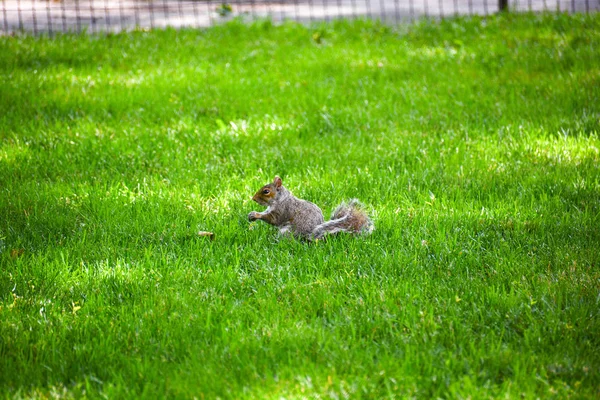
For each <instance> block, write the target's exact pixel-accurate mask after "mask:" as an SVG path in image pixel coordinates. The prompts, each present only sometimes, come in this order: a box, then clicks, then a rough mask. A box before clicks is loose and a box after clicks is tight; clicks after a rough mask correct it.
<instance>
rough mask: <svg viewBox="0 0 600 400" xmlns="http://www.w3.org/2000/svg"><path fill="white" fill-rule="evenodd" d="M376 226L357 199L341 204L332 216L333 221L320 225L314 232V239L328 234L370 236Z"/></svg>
mask: <svg viewBox="0 0 600 400" xmlns="http://www.w3.org/2000/svg"><path fill="white" fill-rule="evenodd" d="M374 228H375V226H374V225H373V221H371V219H370V218H369V216H368V214H367V213H366V211H365V210H364V206H363V205H362V204H361V202H360V201H358V200H357V199H352V200H350V201H349V202H348V203H342V204H340V205H339V206H338V207H337V208H336V209H335V210H334V211H333V213H332V214H331V220H329V221H327V222H325V223H323V224H321V225H319V226H318V227H317V228H316V229H315V230H314V232H313V238H314V239H320V238H322V237H323V236H325V234H326V233H330V234H333V233H337V232H351V233H364V234H370V233H371V232H373V229H374Z"/></svg>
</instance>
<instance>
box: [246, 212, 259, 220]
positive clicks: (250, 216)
mask: <svg viewBox="0 0 600 400" xmlns="http://www.w3.org/2000/svg"><path fill="white" fill-rule="evenodd" d="M257 219H259V216H258V213H257V212H256V211H252V212H250V214H248V221H250V222H252V221H256V220H257Z"/></svg>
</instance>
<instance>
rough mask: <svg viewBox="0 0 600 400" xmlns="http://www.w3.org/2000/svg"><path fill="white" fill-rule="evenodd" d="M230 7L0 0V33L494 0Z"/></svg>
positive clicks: (156, 0)
mask: <svg viewBox="0 0 600 400" xmlns="http://www.w3.org/2000/svg"><path fill="white" fill-rule="evenodd" d="M228 2H229V4H230V5H231V7H232V9H233V11H232V12H231V13H230V14H229V15H227V16H225V17H223V16H221V15H219V13H218V11H217V8H218V6H219V5H220V4H221V1H219V0H195V1H193V0H0V34H7V33H11V32H15V31H19V30H25V31H28V32H34V33H54V32H67V31H77V32H81V31H87V32H91V33H94V32H100V31H112V32H118V31H122V30H130V29H134V28H136V27H140V28H152V27H166V26H173V27H184V26H190V27H206V26H210V25H212V24H215V23H219V22H222V21H226V20H228V19H230V18H232V17H233V16H238V15H247V16H249V17H250V18H252V17H267V16H270V17H271V18H272V19H273V20H274V21H281V20H284V19H292V20H297V21H311V20H323V19H325V20H327V19H333V18H340V17H371V18H381V19H384V20H386V21H389V22H395V21H403V20H410V19H413V18H418V17H421V16H432V17H439V16H450V15H455V14H481V15H484V14H490V13H495V12H496V11H497V10H498V2H497V0H229V1H228ZM509 7H510V8H512V9H515V10H520V11H523V10H533V11H541V10H544V9H549V10H562V11H568V12H585V11H592V10H600V0H509Z"/></svg>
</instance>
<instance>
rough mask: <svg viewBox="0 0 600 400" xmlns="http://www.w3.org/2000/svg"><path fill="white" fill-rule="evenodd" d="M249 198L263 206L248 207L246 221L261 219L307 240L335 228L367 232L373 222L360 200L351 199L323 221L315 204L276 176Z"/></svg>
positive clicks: (321, 235) (332, 232)
mask: <svg viewBox="0 0 600 400" xmlns="http://www.w3.org/2000/svg"><path fill="white" fill-rule="evenodd" d="M252 200H254V201H256V202H257V203H258V204H261V205H263V206H266V207H267V209H266V210H265V211H264V212H262V213H259V212H256V211H252V212H251V213H250V214H248V220H249V221H255V220H257V219H261V220H263V221H265V222H266V223H268V224H270V225H274V226H276V227H278V228H279V231H280V232H281V233H282V234H284V235H285V234H289V233H291V234H293V235H294V236H295V237H301V238H305V239H308V240H315V239H321V238H323V237H324V236H325V235H326V234H335V233H338V232H350V233H371V232H372V231H373V229H374V225H373V222H372V221H371V219H370V218H369V216H368V215H367V213H366V212H365V211H364V207H363V206H362V204H361V203H360V202H359V201H358V200H356V199H352V200H350V201H349V202H348V203H342V204H341V205H340V206H338V207H337V208H336V209H335V210H334V212H333V214H332V216H331V220H329V221H327V222H325V221H324V218H323V213H322V212H321V209H320V208H319V207H317V206H316V205H315V204H313V203H311V202H309V201H306V200H302V199H299V198H297V197H295V196H294V195H293V194H292V193H291V192H290V191H289V190H287V189H286V188H285V187H283V185H282V181H281V178H280V177H278V176H276V177H275V179H274V180H273V182H272V183H269V184H267V185H265V186H263V187H262V188H260V189H259V190H258V191H257V192H256V194H255V195H254V197H252Z"/></svg>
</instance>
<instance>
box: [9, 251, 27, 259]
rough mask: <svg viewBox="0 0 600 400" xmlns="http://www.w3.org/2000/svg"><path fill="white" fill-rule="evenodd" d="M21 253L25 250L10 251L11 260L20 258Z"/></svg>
mask: <svg viewBox="0 0 600 400" xmlns="http://www.w3.org/2000/svg"><path fill="white" fill-rule="evenodd" d="M23 253H25V249H12V250H11V251H10V256H11V257H12V258H18V257H21V256H22V255H23Z"/></svg>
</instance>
